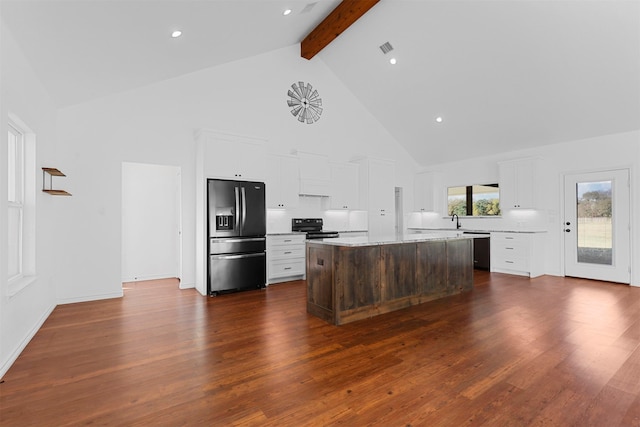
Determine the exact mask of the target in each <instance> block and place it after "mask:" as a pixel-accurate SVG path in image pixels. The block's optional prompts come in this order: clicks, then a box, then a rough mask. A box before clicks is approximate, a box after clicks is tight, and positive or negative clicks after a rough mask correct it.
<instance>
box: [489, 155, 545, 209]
mask: <svg viewBox="0 0 640 427" xmlns="http://www.w3.org/2000/svg"><path fill="white" fill-rule="evenodd" d="M537 163H538V162H537V159H535V158H527V159H518V160H509V161H506V162H500V163H499V169H500V206H501V207H502V209H503V210H504V209H536V208H537V205H536V177H537Z"/></svg>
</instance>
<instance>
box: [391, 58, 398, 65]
mask: <svg viewBox="0 0 640 427" xmlns="http://www.w3.org/2000/svg"><path fill="white" fill-rule="evenodd" d="M397 62H398V61H396V58H391V59H390V60H389V63H390V64H391V65H396V63H397Z"/></svg>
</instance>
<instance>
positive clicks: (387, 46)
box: [380, 42, 393, 55]
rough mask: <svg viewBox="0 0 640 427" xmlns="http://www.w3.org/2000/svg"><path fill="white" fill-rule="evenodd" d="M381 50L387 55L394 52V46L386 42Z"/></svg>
mask: <svg viewBox="0 0 640 427" xmlns="http://www.w3.org/2000/svg"><path fill="white" fill-rule="evenodd" d="M380 50H381V51H382V53H384V54H385V55H386V54H387V53H389V52H391V51H392V50H393V46H391V43H389V42H385V43H384V44H383V45H382V46H380Z"/></svg>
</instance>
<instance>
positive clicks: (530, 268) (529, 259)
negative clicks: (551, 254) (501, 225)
mask: <svg viewBox="0 0 640 427" xmlns="http://www.w3.org/2000/svg"><path fill="white" fill-rule="evenodd" d="M543 245H544V235H543V234H542V233H502V232H493V233H491V271H492V272H497V273H507V274H517V275H520V276H529V277H538V276H541V275H543V274H544V258H543V251H544V246H543Z"/></svg>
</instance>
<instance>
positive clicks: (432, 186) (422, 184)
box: [413, 172, 444, 212]
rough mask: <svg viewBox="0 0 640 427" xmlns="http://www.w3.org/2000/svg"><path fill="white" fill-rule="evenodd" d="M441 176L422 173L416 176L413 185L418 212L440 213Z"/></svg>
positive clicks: (434, 173) (433, 173)
mask: <svg viewBox="0 0 640 427" xmlns="http://www.w3.org/2000/svg"><path fill="white" fill-rule="evenodd" d="M441 193H442V192H441V191H440V174H439V173H438V172H421V173H418V174H416V176H415V179H414V183H413V201H414V210H415V211H416V212H440V210H441V206H442V200H440V199H442V197H444V196H443V195H442V194H441Z"/></svg>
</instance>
